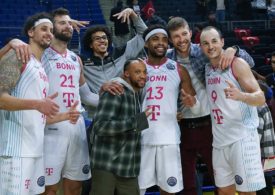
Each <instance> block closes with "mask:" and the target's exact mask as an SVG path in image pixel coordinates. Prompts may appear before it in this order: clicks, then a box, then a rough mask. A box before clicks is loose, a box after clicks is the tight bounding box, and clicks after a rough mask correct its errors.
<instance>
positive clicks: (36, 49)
mask: <svg viewBox="0 0 275 195" xmlns="http://www.w3.org/2000/svg"><path fill="white" fill-rule="evenodd" d="M30 48H31V52H32V54H33V55H34V57H35V58H36V59H37V60H39V61H41V57H42V54H43V52H44V50H45V49H44V48H42V47H40V46H39V45H37V44H34V43H30Z"/></svg>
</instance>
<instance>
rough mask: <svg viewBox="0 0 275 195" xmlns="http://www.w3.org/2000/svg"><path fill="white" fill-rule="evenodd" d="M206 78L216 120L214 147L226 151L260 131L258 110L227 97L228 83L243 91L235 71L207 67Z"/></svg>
mask: <svg viewBox="0 0 275 195" xmlns="http://www.w3.org/2000/svg"><path fill="white" fill-rule="evenodd" d="M205 78H206V89H207V94H208V98H209V102H210V113H211V118H212V129H213V147H215V148H222V147H225V146H227V145H229V144H232V143H234V142H236V141H238V140H240V139H242V138H244V137H246V136H247V134H248V132H249V131H254V130H256V128H257V127H258V124H259V119H258V115H257V109H256V107H253V106H250V105H248V104H245V103H243V102H241V101H235V100H231V99H227V98H226V97H225V93H224V89H225V88H227V87H228V84H227V83H226V82H225V81H226V80H228V81H230V82H232V83H233V84H234V85H235V86H236V87H238V88H239V89H240V90H241V91H243V90H242V89H241V87H240V85H239V83H238V81H237V80H236V78H235V77H234V75H233V73H232V69H231V67H229V68H227V69H226V70H220V69H213V68H212V66H210V65H209V66H206V74H205Z"/></svg>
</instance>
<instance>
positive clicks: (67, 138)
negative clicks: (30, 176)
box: [42, 8, 98, 195]
mask: <svg viewBox="0 0 275 195" xmlns="http://www.w3.org/2000/svg"><path fill="white" fill-rule="evenodd" d="M53 19H54V38H53V40H52V42H51V46H50V47H49V48H48V49H46V50H45V52H44V54H43V57H42V64H43V66H44V68H45V71H46V74H47V75H48V77H49V81H50V88H49V91H50V92H51V91H58V93H59V96H58V97H57V98H56V102H57V104H58V105H59V106H60V110H61V111H67V110H69V108H70V107H71V106H72V105H73V104H74V102H76V101H80V96H81V99H82V100H83V101H84V102H85V104H89V105H97V103H98V95H95V94H92V93H91V92H90V90H89V88H88V86H87V84H86V83H85V79H84V76H83V74H82V62H81V60H80V58H79V57H78V56H77V55H76V54H75V53H74V52H72V51H70V50H68V49H67V46H68V43H69V41H70V40H71V38H72V32H73V28H72V23H71V18H70V16H69V11H68V10H66V9H63V8H59V9H57V10H54V11H53ZM89 164H90V162H89V155H88V145H87V138H86V130H85V124H84V120H83V117H82V116H81V117H80V118H79V120H78V121H77V123H76V124H75V125H72V124H70V123H69V122H68V121H64V122H59V123H55V124H52V125H48V126H46V129H45V175H46V192H45V194H56V192H57V190H58V183H59V181H61V179H62V180H63V190H64V194H65V195H69V194H75V195H76V194H80V192H81V181H83V180H87V179H89V178H90V177H91V173H90V166H89Z"/></svg>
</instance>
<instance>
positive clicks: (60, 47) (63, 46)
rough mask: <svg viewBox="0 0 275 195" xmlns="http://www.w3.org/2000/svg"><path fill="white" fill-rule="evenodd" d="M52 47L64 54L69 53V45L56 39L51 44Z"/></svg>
mask: <svg viewBox="0 0 275 195" xmlns="http://www.w3.org/2000/svg"><path fill="white" fill-rule="evenodd" d="M51 47H52V48H54V50H56V51H58V52H59V53H61V54H63V53H65V52H66V51H67V48H68V43H67V42H64V41H60V40H58V39H55V38H54V39H53V40H52V42H51Z"/></svg>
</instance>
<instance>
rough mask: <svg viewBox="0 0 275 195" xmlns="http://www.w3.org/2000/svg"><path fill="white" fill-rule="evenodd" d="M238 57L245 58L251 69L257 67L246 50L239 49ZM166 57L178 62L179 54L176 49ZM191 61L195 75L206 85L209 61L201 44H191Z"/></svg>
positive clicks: (170, 50)
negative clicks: (206, 66) (206, 67)
mask: <svg viewBox="0 0 275 195" xmlns="http://www.w3.org/2000/svg"><path fill="white" fill-rule="evenodd" d="M236 55H237V56H239V57H241V58H243V59H244V60H245V61H246V62H247V63H248V64H249V65H250V67H251V68H252V67H253V66H254V65H255V64H254V60H253V58H252V57H251V56H250V55H249V54H248V53H247V52H246V51H245V50H243V49H238V53H237V54H236ZM166 56H167V57H168V58H170V59H172V60H175V61H177V52H176V50H175V49H174V48H173V49H169V50H168V52H167V54H166ZM189 60H190V63H191V66H192V70H193V71H194V73H195V75H196V76H197V77H198V79H199V81H200V82H201V83H202V84H204V85H205V65H206V64H208V63H209V60H208V59H207V57H206V56H205V55H204V54H203V52H202V50H201V48H200V45H199V44H193V43H191V46H190V54H189Z"/></svg>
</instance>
